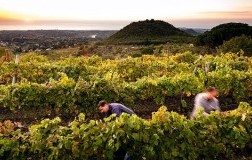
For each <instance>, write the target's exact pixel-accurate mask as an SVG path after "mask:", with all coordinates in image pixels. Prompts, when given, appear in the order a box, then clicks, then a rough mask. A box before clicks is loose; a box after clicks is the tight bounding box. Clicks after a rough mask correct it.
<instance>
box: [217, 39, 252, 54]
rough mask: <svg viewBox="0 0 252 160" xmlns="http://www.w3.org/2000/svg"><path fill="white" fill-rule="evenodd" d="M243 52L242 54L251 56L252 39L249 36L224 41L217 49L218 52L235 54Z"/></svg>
mask: <svg viewBox="0 0 252 160" xmlns="http://www.w3.org/2000/svg"><path fill="white" fill-rule="evenodd" d="M240 50H243V52H244V54H245V55H247V56H251V55H252V37H250V36H245V35H242V36H238V37H234V38H232V39H230V40H229V41H225V42H224V43H223V45H221V46H219V47H218V51H219V52H223V53H225V52H233V53H237V52H239V51H240Z"/></svg>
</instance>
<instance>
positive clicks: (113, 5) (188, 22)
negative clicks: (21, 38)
mask: <svg viewBox="0 0 252 160" xmlns="http://www.w3.org/2000/svg"><path fill="white" fill-rule="evenodd" d="M145 19H160V20H164V21H167V22H170V23H171V24H173V25H175V26H176V27H191V28H211V27H213V26H215V25H217V24H220V23H226V22H231V21H232V22H243V23H249V24H250V25H252V0H154V1H149V0H127V1H125V0H124V1H122V0H88V1H87V0H0V30H2V29H101V30H102V29H104V30H107V29H121V28H122V27H123V26H125V25H127V24H128V23H129V22H132V21H138V20H145Z"/></svg>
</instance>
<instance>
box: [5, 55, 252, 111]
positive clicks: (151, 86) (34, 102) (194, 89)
mask: <svg viewBox="0 0 252 160" xmlns="http://www.w3.org/2000/svg"><path fill="white" fill-rule="evenodd" d="M206 63H209V64H210V68H209V72H208V73H206V72H205V65H206ZM251 67H252V66H251V59H250V58H248V57H244V56H240V55H234V54H223V55H219V56H212V55H206V56H199V55H195V54H192V53H190V52H185V53H180V54H176V55H173V56H167V55H164V56H159V57H157V56H153V55H144V56H142V57H138V58H131V57H128V58H125V59H115V60H102V59H101V58H100V57H97V56H94V57H78V58H74V57H69V58H66V59H63V60H58V61H55V62H50V61H48V59H46V58H45V57H43V56H41V55H40V56H36V55H35V54H27V55H23V56H21V60H20V63H19V64H18V65H16V64H14V63H13V62H8V63H4V64H2V65H1V66H0V68H1V70H0V78H2V79H3V81H5V82H6V84H5V85H0V105H1V106H4V107H6V108H8V109H11V110H13V111H15V110H17V109H20V108H21V109H24V110H29V109H30V108H33V107H35V108H44V107H50V108H52V109H53V110H55V113H57V112H58V111H64V112H70V113H75V112H78V111H85V113H89V111H93V110H95V109H96V108H95V107H94V106H96V103H97V102H98V101H99V100H101V99H106V100H107V101H110V102H121V103H125V105H128V106H133V104H134V103H135V102H136V101H138V100H143V101H145V100H149V99H153V100H154V101H155V102H156V104H158V105H162V104H164V103H165V99H166V98H167V97H181V99H182V100H183V97H193V96H194V95H195V94H197V93H199V92H201V91H202V90H204V88H205V87H207V86H215V87H217V88H218V89H219V90H220V93H221V96H223V97H225V96H226V97H232V98H233V99H235V100H236V102H237V103H238V102H240V101H247V102H250V103H251V101H250V100H251V97H252V90H251V85H252V83H251V80H252V73H251ZM14 74H16V76H17V78H18V82H17V83H16V84H14V85H11V78H12V75H14ZM181 102H183V101H181ZM183 104H184V103H183ZM182 106H186V105H182ZM77 107H78V108H79V109H78V110H77V109H76V108H77ZM178 107H179V106H178Z"/></svg>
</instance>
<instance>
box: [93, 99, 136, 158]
mask: <svg viewBox="0 0 252 160" xmlns="http://www.w3.org/2000/svg"><path fill="white" fill-rule="evenodd" d="M98 107H99V111H100V112H101V113H106V115H107V116H111V115H112V114H115V115H116V116H117V117H119V116H120V115H121V114H122V113H127V114H130V115H132V114H135V113H134V112H133V110H131V109H129V108H127V107H126V106H124V105H122V104H120V103H110V104H108V103H107V102H106V101H105V100H101V101H100V102H99V103H98ZM114 156H115V157H114V158H115V159H124V160H130V159H131V158H132V157H130V156H129V155H128V153H127V151H125V150H124V149H122V148H119V149H118V151H116V152H115V155H114Z"/></svg>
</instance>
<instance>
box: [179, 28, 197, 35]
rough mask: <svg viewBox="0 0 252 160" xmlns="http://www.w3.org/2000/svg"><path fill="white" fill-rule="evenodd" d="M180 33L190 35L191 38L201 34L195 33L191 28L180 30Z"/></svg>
mask: <svg viewBox="0 0 252 160" xmlns="http://www.w3.org/2000/svg"><path fill="white" fill-rule="evenodd" d="M180 29H181V30H182V31H184V32H186V33H188V34H190V35H192V36H197V35H200V34H201V33H199V32H197V31H195V30H194V29H192V28H180Z"/></svg>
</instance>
